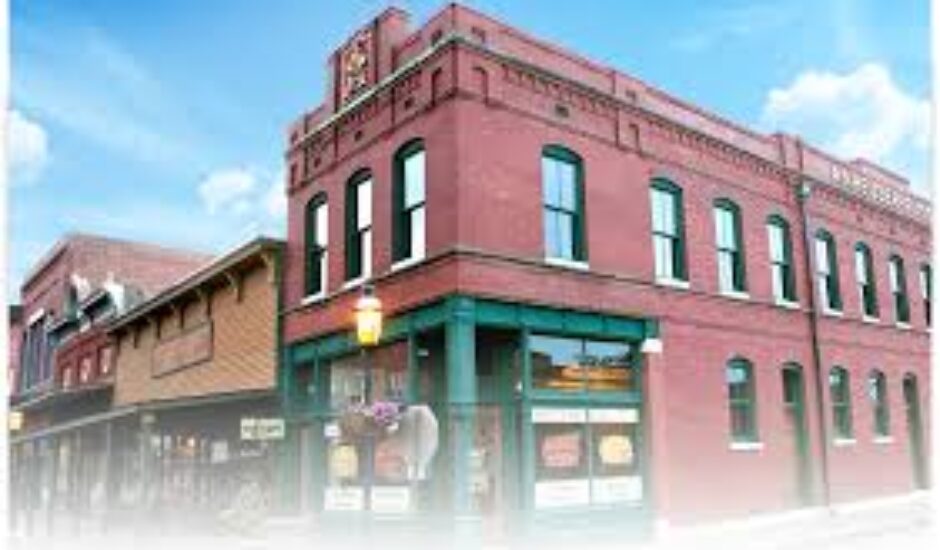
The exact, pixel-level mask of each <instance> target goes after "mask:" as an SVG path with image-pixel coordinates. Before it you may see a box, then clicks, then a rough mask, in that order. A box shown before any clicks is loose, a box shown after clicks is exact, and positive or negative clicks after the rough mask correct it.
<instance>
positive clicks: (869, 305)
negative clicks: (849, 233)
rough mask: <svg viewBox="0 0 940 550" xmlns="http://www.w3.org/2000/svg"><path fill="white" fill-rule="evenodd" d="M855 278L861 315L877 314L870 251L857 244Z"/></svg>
mask: <svg viewBox="0 0 940 550" xmlns="http://www.w3.org/2000/svg"><path fill="white" fill-rule="evenodd" d="M855 280H856V282H857V284H858V295H859V301H860V302H861V304H862V315H864V316H865V317H872V318H873V317H877V316H878V297H877V293H876V292H875V277H874V270H873V269H872V260H871V252H870V251H869V250H868V247H866V246H864V245H859V246H857V247H856V248H855Z"/></svg>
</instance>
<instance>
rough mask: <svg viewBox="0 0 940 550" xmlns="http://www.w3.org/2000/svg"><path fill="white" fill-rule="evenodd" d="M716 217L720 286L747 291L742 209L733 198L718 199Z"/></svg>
mask: <svg viewBox="0 0 940 550" xmlns="http://www.w3.org/2000/svg"><path fill="white" fill-rule="evenodd" d="M714 217H715V246H716V248H717V254H718V288H719V289H720V290H721V291H722V292H747V274H746V271H745V264H744V257H745V256H744V238H743V231H742V230H741V209H740V208H739V207H738V205H737V204H736V203H734V202H733V201H731V200H728V199H718V200H716V201H715V205H714Z"/></svg>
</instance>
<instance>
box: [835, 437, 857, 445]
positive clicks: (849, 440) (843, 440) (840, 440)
mask: <svg viewBox="0 0 940 550" xmlns="http://www.w3.org/2000/svg"><path fill="white" fill-rule="evenodd" d="M855 443H856V440H855V438H854V437H837V438H835V439H833V440H832V445H833V446H835V447H850V446H852V445H855Z"/></svg>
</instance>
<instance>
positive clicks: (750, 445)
mask: <svg viewBox="0 0 940 550" xmlns="http://www.w3.org/2000/svg"><path fill="white" fill-rule="evenodd" d="M728 449H729V450H732V451H742V452H748V451H749V452H756V451H760V450H763V449H764V442H763V441H732V442H731V443H730V444H729V445H728Z"/></svg>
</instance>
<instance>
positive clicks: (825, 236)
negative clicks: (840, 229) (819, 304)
mask: <svg viewBox="0 0 940 550" xmlns="http://www.w3.org/2000/svg"><path fill="white" fill-rule="evenodd" d="M816 240H817V241H820V240H821V241H824V242H825V243H826V255H827V256H828V258H827V259H828V263H829V273H828V274H827V275H826V291H827V292H828V293H829V296H828V298H829V303H828V304H824V305H825V306H826V307H828V308H829V309H832V310H835V311H842V289H841V285H840V282H839V254H838V252H837V250H836V239H835V237H833V236H832V233H830V232H828V231H826V230H825V229H819V230H817V231H816ZM816 266H817V268H816V276H817V277H818V276H819V258H816Z"/></svg>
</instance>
